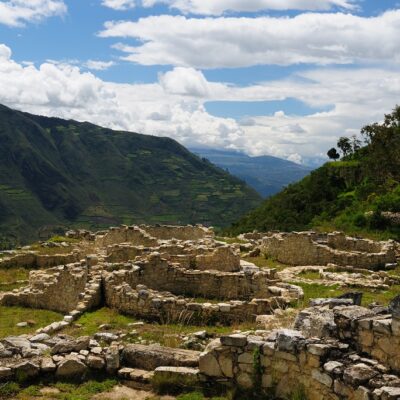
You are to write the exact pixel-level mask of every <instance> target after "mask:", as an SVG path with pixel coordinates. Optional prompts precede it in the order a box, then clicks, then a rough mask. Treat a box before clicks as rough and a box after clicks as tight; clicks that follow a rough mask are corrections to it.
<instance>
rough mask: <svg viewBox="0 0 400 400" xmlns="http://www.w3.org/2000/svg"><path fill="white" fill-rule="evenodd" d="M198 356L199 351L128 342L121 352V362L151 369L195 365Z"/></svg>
mask: <svg viewBox="0 0 400 400" xmlns="http://www.w3.org/2000/svg"><path fill="white" fill-rule="evenodd" d="M199 357H200V352H199V351H193V350H182V349H174V348H170V347H162V346H158V345H151V346H145V345H141V344H130V345H127V346H126V347H125V349H124V350H123V352H122V363H123V365H124V366H128V367H133V368H140V369H145V370H148V371H151V370H154V369H156V368H157V367H161V366H172V367H197V366H198V364H199Z"/></svg>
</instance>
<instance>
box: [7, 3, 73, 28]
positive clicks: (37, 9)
mask: <svg viewBox="0 0 400 400" xmlns="http://www.w3.org/2000/svg"><path fill="white" fill-rule="evenodd" d="M66 12H67V6H66V5H65V3H64V1H63V0H29V1H26V0H0V24H4V25H8V26H12V27H18V26H23V25H25V24H26V23H28V22H40V21H41V20H43V19H45V18H49V17H53V16H58V15H63V14H65V13H66Z"/></svg>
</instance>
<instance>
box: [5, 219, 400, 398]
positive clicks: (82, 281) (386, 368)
mask: <svg viewBox="0 0 400 400" xmlns="http://www.w3.org/2000/svg"><path fill="white" fill-rule="evenodd" d="M68 236H70V237H71V238H75V239H78V240H79V241H80V243H79V244H77V245H76V247H77V248H76V249H75V250H74V251H73V252H71V253H70V254H75V256H74V257H76V256H77V255H78V254H79V255H81V259H78V260H77V259H76V258H74V259H72V260H69V259H68V258H67V257H69V256H70V254H69V255H63V256H64V257H66V258H65V260H66V261H70V262H65V264H64V263H61V265H58V261H59V258H58V257H57V256H53V259H52V260H51V259H50V258H49V259H47V261H46V262H47V263H46V268H47V269H39V270H34V271H31V273H30V281H29V286H27V287H25V288H21V289H15V290H14V291H12V292H8V293H4V294H0V304H2V305H23V306H29V307H34V308H36V307H37V308H47V309H51V310H55V311H60V312H62V313H65V314H66V315H65V317H64V320H63V321H60V322H54V323H52V324H50V325H49V326H47V327H45V328H42V329H40V330H38V331H37V332H36V333H35V334H34V335H22V336H12V337H7V338H5V339H3V340H0V382H4V381H9V380H14V379H18V377H20V376H21V374H23V375H24V376H26V377H27V378H31V379H34V378H37V377H43V376H46V377H55V378H56V379H65V378H68V379H69V378H75V379H82V378H84V377H85V376H90V375H93V374H94V375H96V374H98V373H99V372H101V373H102V374H104V373H105V374H109V375H112V376H118V377H119V379H120V380H122V381H125V382H129V384H130V385H134V386H135V387H140V388H147V387H149V386H151V385H154V384H157V382H163V381H164V382H168V384H171V385H175V384H176V385H178V386H180V387H183V388H187V387H192V388H203V387H205V388H210V387H227V388H235V389H238V390H240V391H242V392H241V393H247V394H243V395H241V397H239V398H241V399H243V398H249V399H251V398H252V397H251V396H252V395H251V394H249V393H253V394H254V393H257V394H260V393H264V394H269V395H272V396H276V397H277V398H282V399H284V398H287V397H288V396H292V395H294V394H297V395H299V396H300V393H304V395H305V396H306V398H307V399H308V400H317V399H318V400H319V399H327V400H341V399H350V400H394V399H399V398H400V300H399V299H398V298H396V299H394V300H393V301H392V303H391V305H390V307H389V308H387V307H381V306H371V307H370V308H365V307H361V306H360V295H357V294H354V295H351V294H350V295H346V296H342V298H335V299H314V300H312V301H311V304H310V306H309V308H306V309H304V310H302V311H300V312H299V313H298V315H297V318H296V320H295V322H294V324H293V326H291V329H274V330H256V331H251V332H244V333H238V334H231V335H224V336H222V337H220V338H219V339H215V340H214V341H212V342H210V343H209V344H208V346H207V347H206V348H205V350H204V351H203V352H201V353H200V352H199V351H193V350H181V349H171V348H167V347H161V346H159V345H151V346H145V345H141V344H125V343H123V335H119V334H118V333H117V334H115V333H111V332H99V333H97V334H96V335H95V336H94V337H80V338H73V337H70V336H68V335H66V334H64V333H62V330H63V329H64V328H66V327H68V326H70V325H71V324H72V323H73V322H74V321H75V320H76V319H77V318H78V317H79V316H80V315H81V314H82V313H83V312H85V311H86V310H90V309H93V308H95V307H97V306H99V305H107V306H109V307H111V308H113V309H116V310H118V311H120V312H122V313H126V314H130V315H134V316H137V317H139V318H143V319H147V320H149V321H156V322H160V323H170V322H179V323H183V324H185V323H196V324H207V323H210V324H215V323H220V324H226V325H230V324H234V323H237V322H243V321H255V320H256V319H257V318H258V317H260V316H263V315H265V314H271V313H273V311H274V310H276V309H278V310H279V309H284V308H285V307H287V306H289V305H290V303H291V302H292V301H295V300H297V299H299V298H301V297H302V290H301V289H300V287H298V286H295V285H293V284H289V283H287V282H288V281H295V282H296V279H297V280H298V281H299V282H304V281H305V282H307V278H302V272H313V271H318V273H319V274H320V279H321V282H323V283H324V284H329V282H335V283H337V282H338V281H340V280H342V281H343V274H348V276H347V279H348V281H346V284H348V286H352V285H356V284H357V281H362V280H363V279H366V281H365V282H364V283H363V284H365V285H366V284H371V285H376V287H381V288H383V289H385V288H387V287H389V286H390V285H392V284H398V283H399V282H398V281H397V278H395V277H393V276H390V275H388V274H387V273H386V272H384V271H379V272H375V271H369V272H370V276H368V277H367V278H366V276H367V275H366V274H365V271H366V268H367V269H371V270H373V269H375V268H377V267H378V266H385V265H386V264H388V263H393V262H395V261H396V258H395V254H394V246H393V244H392V242H372V241H366V240H361V239H351V238H347V237H345V236H344V235H341V234H330V235H317V234H314V233H293V234H275V233H274V234H271V235H268V236H266V235H262V234H255V233H254V234H251V236H248V237H247V238H246V241H247V243H243V244H241V245H239V244H233V245H226V244H225V243H222V242H219V241H217V240H215V238H214V235H213V232H212V230H211V229H207V228H204V227H201V226H196V227H169V226H155V227H146V226H135V227H126V226H123V227H119V228H112V229H110V230H108V231H102V232H98V233H91V232H88V231H71V232H69V233H68ZM273 243H275V244H276V247H273ZM260 245H261V249H260V250H261V251H262V252H264V253H266V254H268V256H272V257H274V258H276V259H278V260H279V261H281V262H284V263H285V264H286V263H287V264H289V265H294V266H297V267H290V268H288V269H286V270H284V271H282V272H279V273H278V272H277V271H276V270H274V269H267V268H266V269H260V268H258V267H256V266H255V265H254V264H252V263H249V262H245V261H243V260H241V259H240V253H239V249H242V250H245V251H249V252H250V253H252V252H255V250H257V248H258V246H260ZM307 246H308V247H307ZM93 249H94V250H95V251H93ZM310 249H311V250H310ZM308 250H309V251H311V253H310V254H309V255H307V254H306V251H308ZM89 251H91V253H89ZM370 252H371V253H370ZM254 254H255V253H254ZM371 254H372V256H371V257H369V256H370V255H371ZM393 254H394V257H393ZM13 257H15V259H13ZM18 257H20V255H18V254H17V255H14V256H10V257H6V258H5V259H3V260H2V261H0V264H1V263H2V262H4V263H5V265H16V264H17V265H18V261H16V259H18ZM82 257H84V258H83V259H82ZM307 257H308V258H307ZM283 260H284V261H283ZM366 260H368V261H366ZM332 262H333V263H334V264H335V265H330V263H332ZM35 263H36V261H35V262H33V264H34V265H35V267H36V268H37V265H36V264H35ZM53 263H54V264H53ZM302 264H304V265H306V266H305V267H304V266H301V265H302ZM299 265H300V267H299ZM307 265H308V266H307ZM289 271H290V272H291V273H292V275H287V276H285V275H284V274H285V273H286V274H289ZM357 274H359V275H357ZM367 281H368V282H367ZM379 285H381V286H379ZM385 285H386V286H385ZM60 294H62V295H60ZM199 298H201V301H200V300H198V299H199ZM196 299H197V300H196Z"/></svg>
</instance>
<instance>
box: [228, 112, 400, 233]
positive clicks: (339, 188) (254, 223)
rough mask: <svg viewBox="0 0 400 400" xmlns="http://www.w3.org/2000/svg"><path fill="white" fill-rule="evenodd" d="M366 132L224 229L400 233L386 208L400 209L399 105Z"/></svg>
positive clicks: (341, 143) (346, 140)
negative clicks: (335, 157)
mask: <svg viewBox="0 0 400 400" xmlns="http://www.w3.org/2000/svg"><path fill="white" fill-rule="evenodd" d="M361 133H362V135H363V137H364V146H363V147H362V145H361V142H360V140H359V139H357V138H356V137H353V138H351V139H349V138H341V139H340V140H339V142H338V147H339V148H340V149H341V151H342V154H343V158H342V160H341V161H339V162H328V163H326V164H325V165H323V166H322V167H321V168H319V169H317V170H315V171H313V172H312V173H311V174H310V175H308V176H307V177H305V178H304V179H303V180H302V181H300V182H298V183H295V184H292V185H290V186H288V187H287V188H286V189H284V190H283V191H282V192H280V193H278V194H277V195H275V196H273V197H271V198H269V199H267V200H266V201H265V202H264V203H263V204H262V205H261V206H260V207H259V208H257V209H256V210H254V211H252V212H250V213H249V214H247V215H246V216H244V217H242V218H241V219H240V220H239V221H237V222H236V223H234V224H233V225H232V226H231V227H230V228H229V229H227V230H226V231H225V232H224V233H225V234H231V235H237V234H239V233H242V232H248V231H252V230H254V229H257V230H259V231H268V230H274V229H279V230H286V231H291V230H303V229H309V228H315V229H321V230H337V229H339V230H344V231H346V232H348V233H349V234H364V235H366V236H371V237H373V238H382V239H386V238H389V237H391V238H394V239H396V238H397V239H399V238H400V227H399V226H398V225H397V226H396V225H392V224H391V222H390V221H389V220H388V219H387V218H384V216H383V214H382V213H383V212H385V211H389V212H400V107H396V108H395V110H394V111H393V112H392V113H391V114H389V115H386V116H385V120H384V122H383V123H382V124H377V123H375V124H372V125H368V126H366V127H364V128H363V129H362V131H361Z"/></svg>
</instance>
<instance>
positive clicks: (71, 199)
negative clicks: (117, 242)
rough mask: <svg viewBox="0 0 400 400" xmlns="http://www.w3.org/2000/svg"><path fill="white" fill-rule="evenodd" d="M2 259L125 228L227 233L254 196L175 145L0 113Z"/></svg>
mask: <svg viewBox="0 0 400 400" xmlns="http://www.w3.org/2000/svg"><path fill="white" fill-rule="evenodd" d="M0 182H1V184H0V233H1V236H0V250H1V248H10V247H14V246H15V245H16V244H18V243H20V242H26V241H32V240H33V239H36V238H48V237H50V236H53V235H59V234H62V232H63V231H64V230H65V228H66V227H83V228H97V227H100V228H101V227H108V226H110V225H115V224H119V223H128V224H129V223H181V224H186V223H205V224H212V225H216V226H222V225H224V224H225V225H226V224H229V223H231V222H233V221H234V220H235V219H236V218H237V216H238V215H242V214H243V213H245V212H247V211H249V210H250V209H251V208H253V207H255V206H257V205H258V204H259V203H260V201H261V197H260V196H259V195H258V194H257V193H256V191H255V190H253V189H251V188H249V187H248V186H246V184H245V183H244V182H243V181H241V180H239V179H237V178H234V177H233V176H231V175H229V174H228V173H226V172H225V171H224V170H222V169H220V168H218V167H216V166H214V165H213V164H211V163H210V162H208V161H207V160H202V159H201V158H199V157H197V156H195V155H194V154H192V153H190V152H189V151H188V150H186V149H185V148H184V147H183V146H181V145H179V144H178V143H177V142H175V141H174V140H172V139H169V138H162V137H155V136H146V135H140V134H137V133H128V132H119V131H112V130H110V129H104V128H101V127H99V126H96V125H92V124H89V123H79V122H75V121H65V120H61V119H57V118H46V117H39V116H35V115H30V114H26V113H22V112H18V111H14V110H11V109H9V108H7V107H4V106H0Z"/></svg>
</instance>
